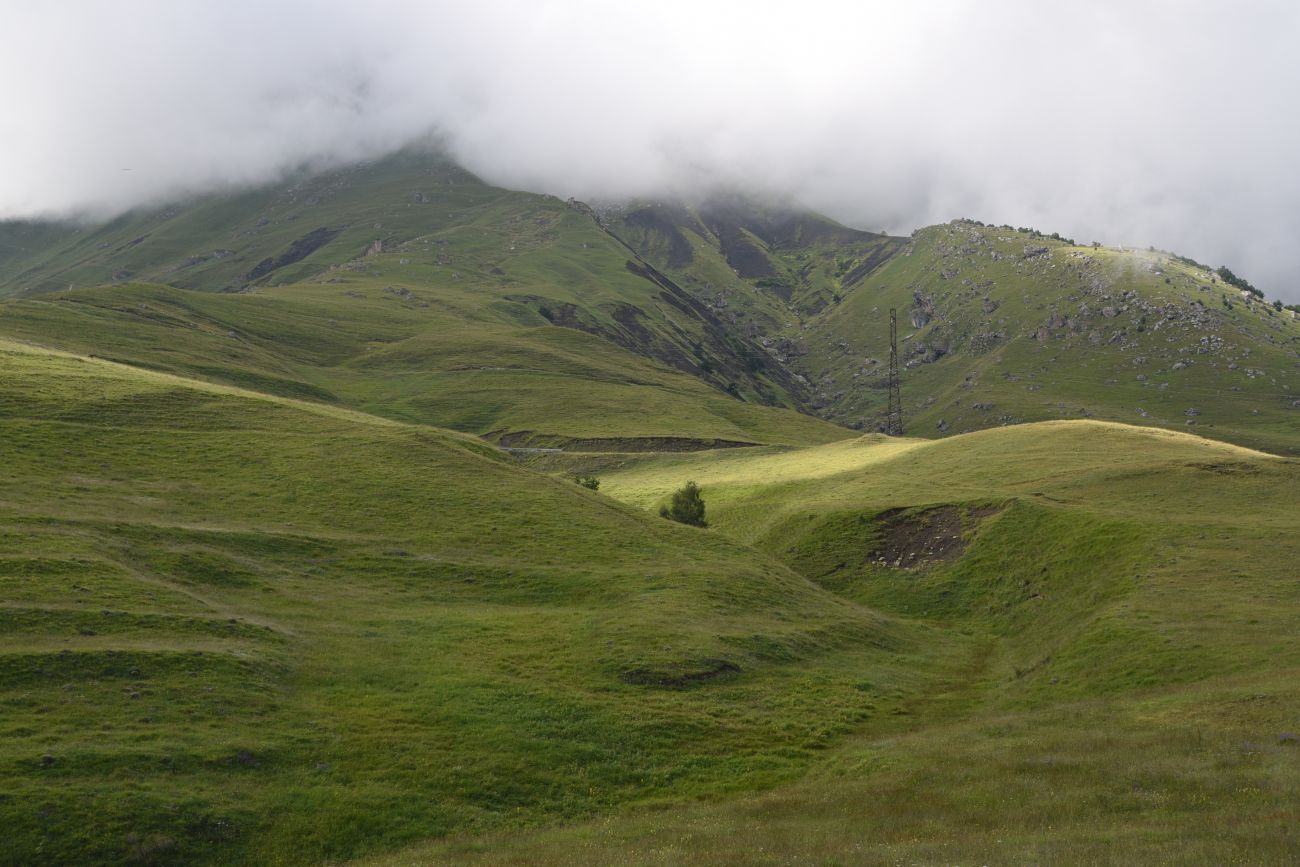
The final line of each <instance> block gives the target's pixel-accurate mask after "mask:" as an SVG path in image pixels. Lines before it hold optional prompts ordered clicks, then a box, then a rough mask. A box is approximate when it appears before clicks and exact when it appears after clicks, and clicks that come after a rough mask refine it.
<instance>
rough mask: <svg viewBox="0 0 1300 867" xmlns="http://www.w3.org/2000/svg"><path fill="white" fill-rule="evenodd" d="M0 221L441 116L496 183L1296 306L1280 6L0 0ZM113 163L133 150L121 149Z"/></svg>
mask: <svg viewBox="0 0 1300 867" xmlns="http://www.w3.org/2000/svg"><path fill="white" fill-rule="evenodd" d="M0 20H3V21H4V22H5V26H6V32H7V34H8V35H9V39H8V40H7V42H8V45H7V46H6V50H5V51H4V52H0V89H2V90H0V92H2V93H3V95H4V96H5V110H4V112H3V113H2V114H0V141H3V142H4V143H5V144H4V151H3V153H4V155H5V157H6V158H5V159H4V160H3V161H2V162H0V216H11V217H12V216H28V215H68V214H74V213H92V214H107V213H112V212H114V211H118V210H122V209H125V208H129V207H132V206H134V205H137V204H141V203H147V202H154V201H158V200H161V199H164V198H168V197H172V196H176V195H180V194H183V193H186V192H191V191H202V190H207V189H211V188H214V187H219V186H222V185H226V184H250V183H258V182H262V181H266V180H269V179H272V178H274V177H275V176H277V175H278V174H280V173H281V172H283V171H285V170H287V169H289V168H292V167H295V166H297V165H299V164H302V163H304V162H323V163H325V162H339V161H346V160H351V159H356V158H359V157H362V156H369V155H374V154H377V153H381V152H383V151H385V150H389V149H392V148H394V147H397V146H400V145H401V144H403V143H405V142H408V141H411V140H413V139H416V138H418V137H420V136H422V135H425V134H426V133H428V132H429V131H430V130H437V131H439V132H441V133H442V134H443V135H444V136H445V138H446V140H447V141H448V142H449V143H450V146H451V148H452V149H453V151H454V152H455V154H456V156H457V157H458V158H459V159H461V160H462V161H463V162H464V163H465V164H466V166H467V167H468V168H470V169H472V170H474V171H476V172H478V173H480V174H482V175H483V176H484V177H485V178H487V179H489V180H492V181H494V182H496V183H501V184H505V185H510V186H516V187H522V188H528V189H535V190H544V191H547V192H554V193H556V194H559V195H577V196H579V197H588V198H597V197H616V196H622V195H654V194H656V193H663V192H672V191H683V190H689V189H691V188H695V187H699V186H701V185H706V184H711V183H717V182H723V183H728V184H741V185H754V186H762V187H764V188H766V189H771V190H776V191H781V192H788V193H791V194H794V195H796V196H797V197H799V198H801V199H802V200H804V201H805V202H807V203H808V204H809V205H810V206H813V207H817V208H821V209H824V210H826V211H828V212H830V213H831V214H833V215H834V216H837V217H840V218H841V219H844V220H846V221H847V222H850V223H853V224H856V225H860V226H863V227H865V228H873V229H874V228H882V227H886V228H889V229H891V230H893V231H899V232H901V231H906V230H908V229H911V228H913V227H914V226H916V225H920V224H923V223H927V222H935V221H941V220H946V219H950V218H952V217H954V216H972V217H976V218H980V219H985V220H990V221H995V222H1009V223H1013V224H1027V225H1034V226H1037V227H1038V228H1041V229H1044V230H1047V231H1060V232H1062V233H1064V234H1067V235H1072V236H1075V237H1077V238H1079V239H1080V240H1084V239H1087V240H1092V239H1094V238H1096V239H1098V240H1103V241H1107V242H1115V241H1123V242H1128V243H1135V244H1143V245H1145V244H1155V245H1157V246H1162V247H1167V248H1172V249H1176V250H1178V251H1180V252H1184V253H1186V254H1189V255H1192V256H1195V257H1196V258H1198V259H1202V260H1208V261H1209V262H1210V263H1212V264H1219V263H1227V264H1229V265H1231V266H1232V267H1233V268H1234V270H1237V271H1238V272H1239V273H1242V274H1245V275H1246V276H1247V277H1248V278H1249V279H1251V280H1253V281H1254V282H1255V283H1257V284H1258V285H1260V286H1261V287H1263V288H1266V289H1267V290H1269V291H1270V293H1272V294H1278V295H1281V296H1283V297H1285V298H1288V299H1289V300H1300V279H1297V278H1295V277H1294V276H1293V275H1295V274H1296V273H1298V272H1300V267H1297V266H1300V261H1298V260H1300V253H1298V252H1297V249H1298V248H1297V245H1296V244H1295V243H1294V241H1293V239H1294V238H1295V237H1297V236H1298V235H1300V174H1298V173H1297V172H1296V170H1295V168H1294V165H1293V164H1294V160H1295V157H1294V155H1295V154H1296V153H1300V121H1298V120H1297V112H1296V110H1295V106H1296V104H1300V52H1295V51H1294V46H1295V45H1296V44H1297V43H1300V7H1297V6H1296V5H1295V4H1293V3H1289V2H1256V3H1245V4H1242V3H1238V4H1234V5H1229V4H1228V3H1226V2H1225V3H1211V2H1181V3H1176V2H1171V0H1147V2H1128V3H1121V2H1098V3H1089V4H1065V3H1043V2H1036V3H1035V2H1026V0H1007V2H999V3H979V2H974V0H933V2H925V3H906V4H904V3H888V4H886V3H863V2H858V3H831V2H817V0H805V2H802V3H797V4H791V3H784V4H776V3H762V2H752V0H751V2H710V3H687V2H664V0H661V2H654V3H635V4H634V3H624V4H611V3H607V2H602V3H598V2H568V3H558V2H544V0H533V2H529V3H506V2H499V0H497V2H484V0H478V2H446V3H427V2H417V0H372V2H369V3H367V4H364V5H360V4H355V3H339V2H323V0H316V2H305V0H280V2H275V3H267V2H249V0H244V2H238V0H236V2H230V0H227V2H202V0H192V2H185V3H176V2H158V0H130V2H118V3H108V2H88V0H87V2H63V3H59V4H55V3H46V4H29V3H19V2H17V0H0ZM124 169H130V171H124Z"/></svg>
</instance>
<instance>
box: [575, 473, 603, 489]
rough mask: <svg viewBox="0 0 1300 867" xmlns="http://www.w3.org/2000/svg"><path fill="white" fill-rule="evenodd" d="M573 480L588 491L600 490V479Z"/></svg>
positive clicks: (588, 477) (578, 477)
mask: <svg viewBox="0 0 1300 867" xmlns="http://www.w3.org/2000/svg"><path fill="white" fill-rule="evenodd" d="M573 480H574V481H575V482H577V483H578V484H579V485H582V486H583V487H584V488H587V489H588V490H591V491H598V490H600V479H598V478H596V477H595V476H574V477H573Z"/></svg>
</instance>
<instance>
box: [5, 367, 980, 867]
mask: <svg viewBox="0 0 1300 867" xmlns="http://www.w3.org/2000/svg"><path fill="white" fill-rule="evenodd" d="M0 374H2V375H0V428H3V430H2V431H0V434H2V435H0V449H3V452H4V454H3V465H4V466H5V467H6V472H5V474H4V476H3V484H2V485H0V630H2V631H3V633H4V638H5V640H4V643H3V647H2V648H0V672H2V676H0V702H3V707H4V714H3V723H2V724H0V726H2V728H0V745H2V746H0V762H3V765H4V767H5V774H4V789H3V795H4V797H3V798H0V825H2V826H3V827H4V828H5V829H6V845H5V847H4V852H3V855H0V862H3V863H10V864H39V863H50V864H54V863H60V864H63V863H89V862H98V863H104V862H110V861H129V860H131V859H133V858H138V859H142V860H144V861H146V862H149V861H153V862H159V863H259V864H260V863H272V862H285V863H307V862H312V861H316V860H319V859H322V858H338V857H342V856H347V855H351V854H356V853H360V852H364V851H367V850H373V849H376V848H380V847H383V846H392V845H393V844H395V843H397V842H399V841H401V840H404V839H406V840H410V839H416V838H422V837H428V836H430V835H436V834H441V833H447V832H451V831H463V830H467V829H473V828H479V829H486V828H491V827H496V826H501V825H513V824H520V823H532V822H537V821H540V820H554V819H558V818H564V817H576V816H582V815H587V814H591V813H594V812H597V811H600V810H605V809H608V808H609V807H610V806H612V805H615V804H618V803H620V802H624V801H627V800H630V799H637V800H641V799H645V798H655V797H659V798H667V797H683V796H689V795H691V794H693V793H704V792H713V793H716V792H723V791H735V790H744V789H750V788H754V787H755V786H763V785H770V784H772V783H774V782H778V781H781V780H787V779H791V778H792V777H793V776H795V775H797V774H798V773H799V772H800V771H801V770H802V769H803V768H804V767H805V766H806V765H807V763H808V761H809V758H810V757H811V756H812V755H813V754H814V753H815V752H816V751H817V750H818V749H820V748H821V747H822V746H824V745H825V744H826V743H827V742H828V741H829V740H830V739H831V738H833V737H834V736H835V735H836V734H837V733H841V732H844V731H847V730H848V729H849V728H850V727H852V726H853V725H855V724H856V723H857V722H859V721H860V720H862V719H864V718H865V717H867V716H870V715H872V714H874V713H883V712H885V710H886V709H887V708H888V707H889V706H891V705H892V704H893V703H894V702H895V701H896V700H897V697H898V696H900V695H904V694H908V693H911V692H914V691H916V690H918V689H921V688H922V687H923V685H924V684H925V683H926V682H927V681H928V680H930V679H932V678H933V677H934V676H935V673H936V672H938V671H941V670H942V669H943V668H944V667H945V666H946V665H948V664H950V660H951V658H952V657H954V656H959V655H960V653H961V649H960V643H959V642H956V643H954V644H953V646H949V645H947V644H945V645H944V646H943V647H942V648H938V649H936V648H931V647H928V646H927V645H926V643H925V642H924V641H922V640H921V639H922V638H923V637H924V634H925V632H926V630H925V629H923V628H918V627H915V626H912V625H909V624H904V623H901V622H896V621H893V620H891V619H890V618H886V617H881V616H879V615H877V614H875V613H874V612H871V611H869V610H867V609H865V608H863V607H861V606H859V605H857V604H855V603H852V602H849V601H846V600H844V599H841V598H839V597H837V596H835V595H833V594H831V593H828V592H826V591H824V590H821V589H820V588H818V587H816V586H814V585H813V584H810V583H809V582H807V581H806V580H805V579H803V578H802V577H800V576H798V575H797V574H795V573H794V572H792V571H790V570H789V569H787V568H785V567H783V566H780V565H779V564H776V563H774V562H772V561H770V560H769V559H767V558H764V557H763V556H762V555H760V554H758V553H756V552H753V551H750V550H748V549H746V548H744V547H742V546H740V545H737V544H736V543H733V542H730V541H729V540H727V539H725V538H724V537H721V536H717V535H714V534H709V533H701V532H697V531H694V530H691V529H687V528H682V527H678V526H676V525H673V524H670V523H667V522H664V521H661V520H659V519H657V518H652V517H650V516H646V515H644V514H642V513H641V512H639V511H638V510H634V509H630V508H627V507H625V506H621V505H619V504H618V503H616V502H614V501H612V500H609V499H608V498H605V497H602V496H600V495H598V494H593V493H591V492H588V491H586V490H584V489H582V488H580V487H578V486H576V485H574V484H572V483H569V482H564V481H555V480H552V479H549V478H547V477H544V476H541V475H538V474H536V473H533V472H531V471H529V470H526V469H522V468H519V467H518V466H516V465H514V463H513V462H512V461H510V460H509V459H508V458H505V457H504V456H503V455H501V454H500V453H499V452H497V451H496V450H494V449H492V448H490V447H488V446H485V445H483V444H481V443H480V442H479V441H477V440H474V439H472V438H464V437H459V436H456V435H453V434H449V433H445V432H440V431H436V430H433V429H431V428H428V427H423V426H409V425H404V424H400V423H396V422H389V421H385V420H382V419H378V418H375V417H372V416H366V415H361V414H359V413H355V412H352V411H349V410H343V409H337V408H330V407H325V406H322V405H319V404H314V403H303V402H296V401H291V400H287V399H284V398H275V397H267V396H263V395H259V394H256V393H254V392H248V391H243V390H239V389H234V388H230V387H225V386H214V385H204V384H200V383H195V382H192V381H187V380H182V379H178V378H175V377H172V376H170V375H165V374H154V373H148V372H143V371H139V370H136V369H134V368H130V367H126V366H122V365H117V364H113V363H110V362H106V361H102V360H94V359H86V358H82V357H77V356H71V355H59V354H51V353H48V352H44V351H37V350H32V349H28V348H24V347H21V346H18V345H16V344H8V343H6V344H3V345H2V346H0ZM865 671H871V672H873V675H872V677H873V678H874V680H873V682H872V685H871V686H869V687H864V686H863V685H862V682H861V681H862V676H863V672H865Z"/></svg>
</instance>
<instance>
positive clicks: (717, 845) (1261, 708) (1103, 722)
mask: <svg viewBox="0 0 1300 867" xmlns="http://www.w3.org/2000/svg"><path fill="white" fill-rule="evenodd" d="M688 478H690V479H694V480H696V481H697V482H698V483H699V484H700V485H701V487H702V489H703V492H704V497H705V501H706V503H707V505H708V518H709V520H710V523H711V525H712V526H713V528H714V529H713V531H712V532H716V533H718V534H720V535H724V536H727V537H730V538H733V539H735V540H737V541H741V542H744V543H746V544H748V545H750V546H752V547H754V548H756V549H758V550H763V551H766V552H768V553H770V554H771V555H772V556H773V557H774V559H777V560H780V561H782V562H784V563H785V564H786V565H788V566H789V567H790V568H792V569H794V570H796V571H798V572H800V573H801V574H803V575H804V576H806V577H807V578H808V579H809V580H811V581H813V582H814V583H817V584H819V585H820V586H822V587H825V588H826V589H828V590H832V591H833V592H835V593H837V594H839V595H841V596H842V597H844V598H848V599H852V600H854V601H860V602H865V603H868V604H869V605H871V606H872V607H873V608H874V609H875V610H877V611H881V612H883V613H885V614H887V615H890V616H893V617H896V618H898V619H899V620H900V621H902V622H913V623H925V624H926V625H928V626H929V627H931V628H933V629H935V630H936V634H937V635H942V636H944V637H946V638H957V637H959V638H960V640H961V641H963V642H966V643H967V645H968V646H972V647H976V648H979V652H977V653H974V654H972V655H971V656H970V657H969V658H968V660H967V663H966V665H965V667H963V668H958V669H954V671H953V672H952V673H951V675H950V677H951V679H950V680H949V681H947V682H946V683H942V684H940V685H939V686H938V688H937V689H935V690H934V691H933V692H930V693H927V694H924V695H921V696H916V697H913V698H912V699H911V700H910V701H905V702H904V703H903V704H902V705H901V706H900V707H899V708H898V709H897V710H896V712H895V713H894V714H892V715H890V716H888V717H873V718H871V719H869V720H867V721H864V723H863V724H862V725H861V726H860V727H859V729H858V731H857V732H856V733H855V734H853V735H850V736H849V737H847V738H844V739H842V740H841V741H839V742H838V743H837V744H836V745H834V746H832V748H831V749H830V750H828V751H827V753H826V754H824V755H823V756H822V758H820V759H819V760H818V761H817V762H815V764H814V765H813V767H812V769H811V770H810V772H809V773H808V774H807V775H805V776H804V777H803V778H802V779H800V780H799V781H798V782H796V783H793V784H790V785H788V786H782V787H778V788H776V789H774V790H772V791H769V792H764V793H761V794H754V795H746V796H742V797H739V798H730V799H727V800H725V801H721V802H715V803H706V804H696V805H690V806H682V807H677V808H674V809H671V810H657V809H656V810H645V809H641V810H632V811H626V812H623V813H620V814H619V815H618V816H616V817H614V818H610V819H604V820H601V821H598V822H594V823H584V824H581V825H578V826H576V827H568V828H558V829H552V830H547V831H541V832H531V833H527V834H522V835H520V834H507V835H501V834H495V835H490V836H488V837H486V838H463V837H462V838H459V839H453V840H452V841H443V842H440V843H438V844H436V845H433V846H423V847H419V848H417V849H414V850H411V851H409V852H406V853H402V854H399V855H396V856H391V857H384V858H379V859H375V860H374V861H368V862H366V863H367V864H373V865H406V864H433V863H485V864H516V863H529V864H563V863H573V862H574V861H575V860H576V861H580V862H582V863H613V862H630V863H655V864H689V863H701V862H708V863H719V864H772V863H790V862H792V861H801V860H803V861H812V862H814V863H868V864H894V863H899V862H902V863H967V862H981V863H983V862H995V861H996V862H1008V863H1028V862H1033V863H1175V862H1176V863H1183V864H1222V863H1253V864H1282V863H1289V862H1291V861H1294V860H1295V858H1296V857H1297V855H1300V841H1297V839H1296V838H1295V836H1294V834H1292V833H1291V831H1290V828H1291V827H1292V826H1293V824H1294V822H1295V821H1296V819H1297V818H1300V812H1298V811H1297V806H1296V805H1297V804H1298V803H1300V799H1298V797H1297V796H1300V739H1298V736H1297V734H1296V733H1295V730H1296V722H1297V720H1300V716H1297V713H1298V712H1300V690H1298V689H1297V686H1296V684H1297V683H1300V679H1298V678H1297V675H1298V674H1300V651H1298V650H1297V647H1296V645H1295V642H1293V641H1292V640H1291V638H1290V636H1291V635H1293V634H1294V632H1295V630H1296V629H1297V627H1298V626H1300V593H1298V592H1297V588H1296V585H1295V580H1294V563H1295V562H1296V561H1297V557H1298V556H1300V546H1298V544H1297V541H1296V540H1297V536H1296V515H1297V514H1300V511H1298V510H1297V507H1298V506H1300V495H1298V494H1297V491H1300V485H1298V484H1297V483H1298V482H1300V463H1297V462H1296V461H1295V460H1291V459H1279V458H1276V457H1272V456H1269V455H1265V454H1261V453H1258V452H1252V451H1248V450H1245V449H1242V448H1238V447H1235V446H1229V445H1224V444H1219V443H1215V442H1213V441H1209V440H1205V439H1201V438H1198V437H1194V436H1190V435H1185V434H1178V433H1171V432H1166V431H1161V430H1156V429H1150V428H1131V427H1126V426H1122V425H1117V424H1107V423H1099V422H1091V421H1078V422H1056V423H1046V424H1036V425H1023V426H1018V427H1015V428H1006V429H997V430H989V431H983V432H979V433H973V434H969V435H965V436H958V437H951V438H948V439H945V440H943V441H940V442H926V441H918V440H909V441H897V440H886V439H884V438H880V437H877V436H868V437H864V438H862V439H859V440H851V441H846V442H840V443H835V444H831V445H826V446H821V447H817V448H811V449H796V450H790V449H785V450H776V449H769V450H765V451H764V452H759V451H755V450H746V451H744V452H734V453H727V454H717V455H708V456H704V455H679V456H656V457H653V458H650V457H644V458H640V459H635V460H633V461H630V462H628V463H627V464H626V465H625V466H624V467H623V468H622V469H614V468H612V467H611V468H607V469H606V470H605V471H604V473H603V474H602V488H601V489H602V490H608V491H609V492H610V493H611V494H612V495H614V496H615V497H617V498H620V499H624V500H626V501H628V502H630V503H633V504H635V505H638V506H642V507H647V508H651V507H653V506H655V505H657V504H658V503H659V502H661V501H662V500H663V499H664V498H665V496H666V494H667V492H669V491H671V490H672V489H673V488H675V487H676V486H678V485H680V484H681V482H682V481H683V480H685V479H688ZM936 640H938V641H943V640H944V638H938V639H936Z"/></svg>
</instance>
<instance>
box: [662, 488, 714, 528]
mask: <svg viewBox="0 0 1300 867" xmlns="http://www.w3.org/2000/svg"><path fill="white" fill-rule="evenodd" d="M659 517H661V518H667V519H668V520H670V521H676V522H677V523H679V524H690V525H691V526H692V527H703V526H705V523H704V500H703V499H702V498H701V497H700V486H699V485H697V484H695V483H694V482H687V483H686V487H684V488H680V489H679V490H677V491H676V492H674V493H673V499H672V504H671V505H668V506H662V507H660V509H659Z"/></svg>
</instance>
